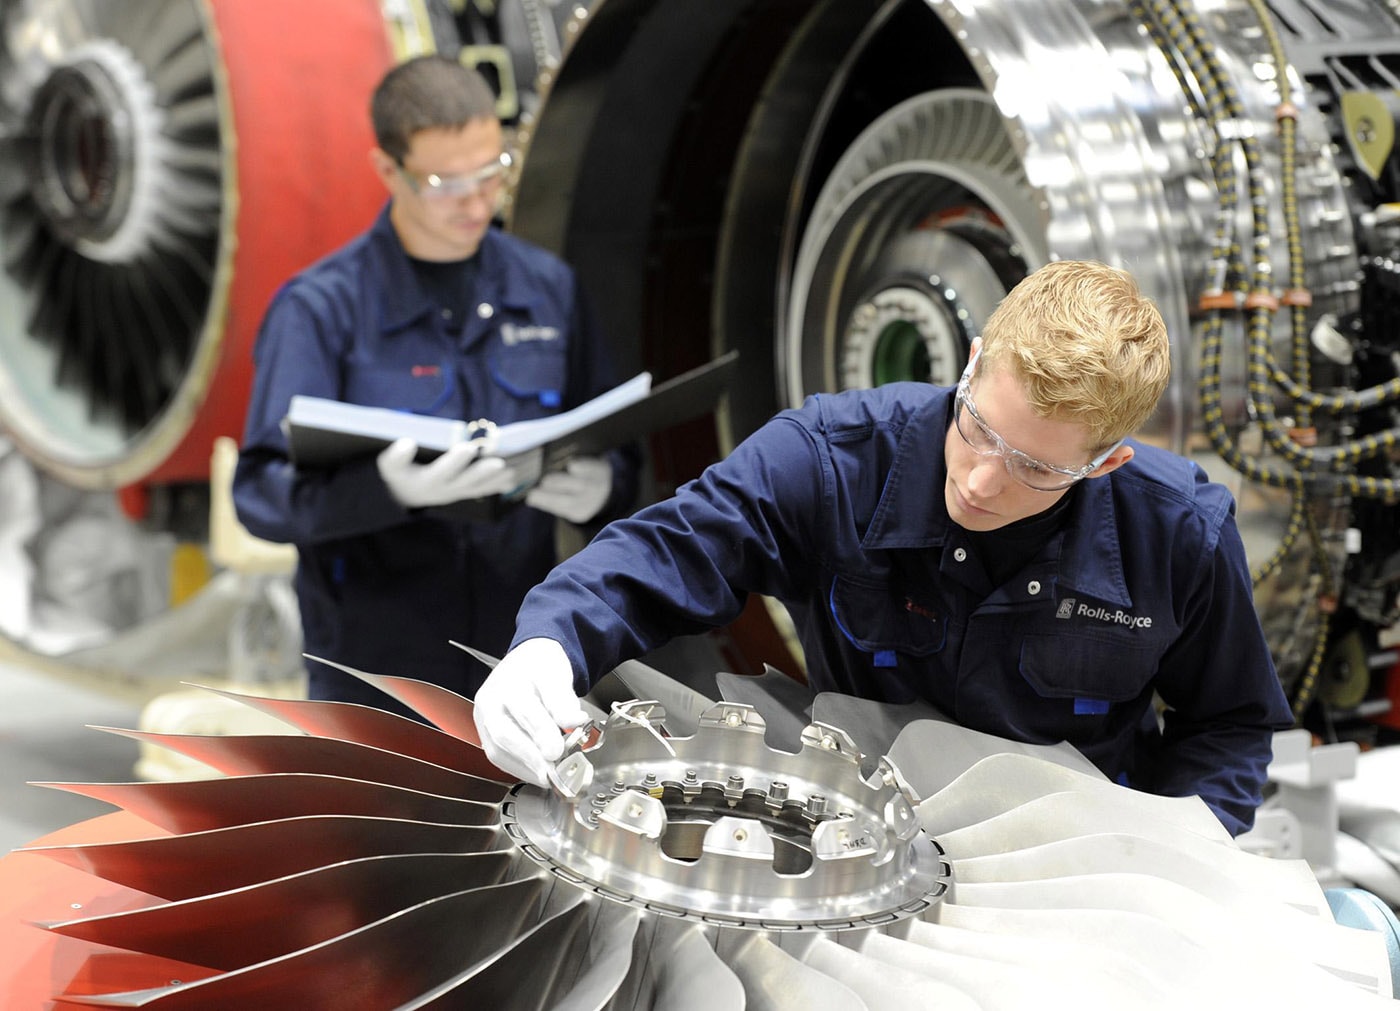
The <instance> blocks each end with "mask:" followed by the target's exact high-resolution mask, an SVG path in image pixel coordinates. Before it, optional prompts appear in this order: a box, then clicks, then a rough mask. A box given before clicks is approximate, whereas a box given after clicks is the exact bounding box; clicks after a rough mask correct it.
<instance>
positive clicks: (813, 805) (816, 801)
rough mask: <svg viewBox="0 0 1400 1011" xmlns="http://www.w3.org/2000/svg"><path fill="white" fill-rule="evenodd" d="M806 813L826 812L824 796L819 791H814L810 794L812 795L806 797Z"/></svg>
mask: <svg viewBox="0 0 1400 1011" xmlns="http://www.w3.org/2000/svg"><path fill="white" fill-rule="evenodd" d="M807 813H808V814H825V813H826V797H825V796H823V795H822V794H820V793H814V794H812V796H810V797H808V798H807Z"/></svg>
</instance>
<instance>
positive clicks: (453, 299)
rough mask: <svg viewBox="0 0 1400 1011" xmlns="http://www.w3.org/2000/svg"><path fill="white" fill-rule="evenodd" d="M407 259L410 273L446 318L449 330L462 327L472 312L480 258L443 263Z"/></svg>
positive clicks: (470, 257)
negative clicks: (411, 269) (411, 267)
mask: <svg viewBox="0 0 1400 1011" xmlns="http://www.w3.org/2000/svg"><path fill="white" fill-rule="evenodd" d="M408 262H409V263H411V264H412V265H413V273H414V275H415V276H416V277H417V278H418V283H419V284H420V285H422V287H423V293H424V294H426V295H427V296H428V299H429V300H430V301H431V302H432V303H433V304H434V305H436V306H437V307H438V312H439V313H441V315H442V318H443V319H444V320H446V321H447V327H448V329H449V330H452V331H453V332H454V333H455V332H457V331H459V330H461V329H462V327H463V325H464V324H465V323H466V321H467V314H468V313H469V312H470V311H471V305H472V299H473V295H474V294H475V292H476V279H477V275H479V274H480V273H481V260H480V257H478V256H475V255H473V256H469V257H467V258H466V259H465V260H447V261H445V262H443V261H436V260H419V259H415V258H414V257H411V256H410V257H409V258H408Z"/></svg>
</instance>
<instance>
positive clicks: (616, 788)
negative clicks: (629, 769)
mask: <svg viewBox="0 0 1400 1011" xmlns="http://www.w3.org/2000/svg"><path fill="white" fill-rule="evenodd" d="M626 789H627V784H626V783H624V782H623V781H622V780H620V779H615V780H613V786H612V792H613V793H621V792H622V791H623V790H626Z"/></svg>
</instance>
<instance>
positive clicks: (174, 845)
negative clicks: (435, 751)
mask: <svg viewBox="0 0 1400 1011" xmlns="http://www.w3.org/2000/svg"><path fill="white" fill-rule="evenodd" d="M498 839H499V832H498V830H496V829H494V828H480V827H476V826H463V825H427V824H424V823H422V822H414V821H397V820H394V819H391V818H365V817H356V816H341V815H313V816H310V817H305V818H287V819H284V820H281V821H270V822H258V823H256V824H253V825H240V826H238V827H235V828H225V829H214V830H212V831H209V832H194V833H191V834H189V835H176V836H168V837H157V838H151V839H135V840H131V841H128V842H118V843H99V844H93V845H75V846H33V847H26V848H23V849H20V850H17V851H16V852H19V853H39V854H42V855H44V856H46V857H49V858H51V859H54V860H57V861H58V862H59V863H63V864H67V865H68V866H69V867H76V868H77V869H78V870H82V871H87V872H88V873H89V874H95V875H96V876H98V877H100V878H104V879H106V880H108V881H113V882H116V883H117V884H120V885H126V886H127V887H128V888H135V889H138V890H139V891H143V892H146V893H148V894H150V895H156V896H159V897H160V898H162V899H170V900H177V899H189V898H193V897H194V896H196V895H210V894H213V893H214V892H223V891H227V890H229V889H230V888H242V887H243V886H245V885H252V884H257V883H259V882H263V881H271V880H273V879H275V878H281V877H286V876H287V875H288V874H299V873H301V872H302V871H308V870H311V869H313V868H316V867H323V866H325V865H326V864H331V863H336V862H338V861H341V860H354V859H357V858H359V857H370V856H384V855H387V854H393V853H484V852H487V851H490V850H493V849H495V848H496V846H497V841H498Z"/></svg>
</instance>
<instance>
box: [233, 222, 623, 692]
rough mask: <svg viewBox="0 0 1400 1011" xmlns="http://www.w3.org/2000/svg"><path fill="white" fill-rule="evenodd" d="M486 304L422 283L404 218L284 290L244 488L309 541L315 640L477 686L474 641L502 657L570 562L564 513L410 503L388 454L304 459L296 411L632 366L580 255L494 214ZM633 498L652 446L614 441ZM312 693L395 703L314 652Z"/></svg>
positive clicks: (319, 645)
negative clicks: (592, 294) (303, 399)
mask: <svg viewBox="0 0 1400 1011" xmlns="http://www.w3.org/2000/svg"><path fill="white" fill-rule="evenodd" d="M478 256H479V259H480V271H479V275H478V279H477V283H476V291H475V293H474V295H473V298H472V303H471V304H472V306H473V311H472V312H471V313H470V314H469V318H468V319H467V320H466V321H465V325H464V326H463V327H461V328H460V329H459V330H458V329H454V328H452V327H450V326H449V325H448V322H447V321H445V320H444V319H442V318H441V310H440V309H439V307H438V306H437V305H435V304H433V303H431V302H430V301H429V299H428V298H427V296H426V295H425V294H424V293H423V291H422V289H421V288H420V286H419V284H418V281H417V279H416V277H415V275H414V273H413V269H412V266H411V264H410V262H409V260H408V257H407V255H406V254H405V252H404V250H403V246H402V244H401V243H400V242H399V239H398V236H397V234H396V233H395V232H394V229H393V226H392V224H391V223H390V221H389V216H388V210H387V208H386V210H385V211H384V212H383V213H381V214H380V216H379V218H378V220H377V221H376V222H375V224H374V226H373V227H372V228H371V229H370V230H369V231H367V232H366V233H364V234H363V235H361V236H359V237H358V238H356V239H355V240H353V241H352V242H350V243H349V244H348V245H346V246H345V247H343V248H341V249H340V250H338V251H336V252H335V253H332V254H331V255H330V256H328V257H327V258H326V259H324V260H322V261H320V262H319V263H316V264H314V265H313V266H311V267H309V268H308V269H306V270H305V271H303V272H302V273H301V274H299V275H298V276H296V277H294V278H293V279H292V280H291V281H289V282H288V283H287V284H286V285H284V286H283V287H282V289H281V290H280V291H279V292H278V293H277V295H276V297H275V298H274V300H273V303H272V305H271V307H270V308H269V309H268V312H267V314H266V316H265V318H264V321H263V325H262V330H261V331H260V333H259V336H258V341H257V345H256V348H255V351H254V357H255V360H256V365H257V368H256V374H255V381H254V386H253V393H252V397H251V400H250V403H249V407H248V417H247V424H246V428H245V433H244V438H243V445H242V450H241V453H240V457H239V462H238V469H237V472H236V475H235V479H234V487H233V495H234V504H235V506H236V509H237V513H238V517H239V519H240V520H242V522H243V524H244V525H245V526H246V527H247V528H248V530H249V531H250V532H252V533H253V534H255V535H257V536H259V537H262V538H265V539H267V540H271V541H279V542H290V543H292V544H295V545H296V547H297V551H298V559H299V564H298V566H297V573H296V590H297V596H298V601H299V604H300V607H301V616H302V624H303V635H304V640H305V649H306V651H307V652H309V653H312V654H314V655H317V656H322V657H326V658H327V659H330V660H335V661H337V662H340V663H344V664H348V665H350V666H352V667H357V668H360V669H362V670H368V671H371V672H374V673H378V674H393V675H399V676H404V677H413V678H419V679H422V680H426V681H432V682H435V683H437V684H440V685H443V686H444V687H447V688H450V689H452V690H454V691H457V692H460V693H462V694H465V695H468V696H471V695H474V694H475V692H476V689H477V687H478V686H479V685H480V682H481V681H482V679H483V678H484V676H485V674H486V673H487V671H486V669H485V668H484V667H483V666H482V665H481V664H480V663H479V662H478V661H476V660H474V659H473V658H471V657H470V656H469V655H468V654H466V653H464V652H462V651H461V650H458V649H456V648H454V647H453V646H451V645H450V642H449V640H456V641H458V642H462V643H465V644H467V645H470V646H475V647H477V648H479V649H483V650H486V651H487V652H491V653H494V654H495V655H497V656H500V655H502V654H503V653H504V651H505V648H506V646H507V644H508V643H509V640H510V633H511V629H512V628H513V627H514V618H515V612H516V609H517V608H518V607H519V606H520V602H521V600H522V599H523V598H524V596H525V592H526V591H527V590H528V589H529V588H530V587H531V586H533V585H534V584H535V583H536V582H538V581H539V580H541V579H542V578H544V575H545V573H547V572H548V571H549V568H550V566H551V565H553V563H554V561H555V547H554V525H555V519H554V517H552V516H550V515H548V514H546V513H543V512H539V511H537V510H534V509H530V508H528V507H524V506H521V507H519V508H517V509H516V510H515V511H513V512H511V513H510V514H509V515H507V516H506V517H505V518H503V519H500V520H498V521H495V522H486V523H469V522H462V521H460V520H457V519H452V518H447V517H445V516H444V515H443V514H441V513H436V514H435V513H434V511H433V510H414V511H409V510H405V509H404V508H403V507H401V506H400V505H399V504H398V503H397V502H396V501H395V500H394V498H393V497H392V496H391V495H390V493H389V491H388V489H387V487H386V486H385V485H384V482H383V481H382V479H381V478H380V477H379V473H378V470H377V468H376V466H375V462H374V459H373V457H370V458H367V459H363V460H359V461H356V462H354V463H350V464H347V465H345V466H342V467H340V468H337V469H334V470H326V471H301V470H298V469H296V468H295V467H294V466H293V465H292V464H291V462H290V461H289V459H288V454H287V442H286V438H285V436H284V434H283V432H282V429H281V421H282V418H283V416H284V415H285V414H286V413H287V406H288V404H289V402H290V401H291V398H292V395H293V394H309V395H313V396H318V397H328V398H332V399H336V400H343V401H349V402H352V403H357V404H367V405H371V406H377V407H391V408H396V409H401V410H406V411H412V412H417V413H423V414H432V415H437V416H440V417H447V418H458V419H464V420H472V419H476V418H489V419H491V420H492V421H495V422H497V423H506V422H513V421H520V420H524V419H527V418H537V417H543V416H546V415H550V414H554V413H557V412H559V411H561V410H564V409H567V408H570V407H573V406H575V405H577V404H579V403H582V402H583V401H585V400H587V399H589V398H590V397H592V396H595V395H597V394H598V393H601V392H603V391H604V390H606V389H607V388H609V387H610V386H612V385H613V384H614V382H615V376H614V375H613V374H612V372H611V370H610V369H609V368H608V367H607V366H606V364H605V363H606V362H607V361H608V359H609V355H608V353H607V349H606V348H605V347H604V345H603V342H602V338H601V336H600V334H599V333H598V332H597V330H596V328H595V327H593V326H592V325H591V323H590V319H589V314H588V313H587V312H586V311H585V310H584V308H583V307H582V305H581V299H580V294H579V291H578V288H577V284H576V281H575V276H574V273H573V271H572V270H571V269H570V268H569V267H568V266H567V265H565V264H564V263H563V262H562V261H560V260H559V259H558V258H556V257H555V256H553V255H551V254H550V253H548V252H546V251H544V250H542V249H539V248H537V247H534V246H532V245H530V244H528V243H526V242H524V241H522V240H520V239H518V238H515V237H514V236H510V235H507V234H504V233H502V232H500V231H499V230H496V229H494V228H493V229H491V230H490V231H489V232H488V233H487V235H486V236H485V238H484V239H483V241H482V244H481V248H480V252H479V253H478ZM611 462H612V464H613V494H612V499H611V501H610V502H609V504H608V506H606V507H605V509H604V517H605V518H610V516H612V515H617V514H618V513H619V512H620V511H621V510H622V509H624V508H625V507H627V506H629V505H630V504H631V502H632V499H633V496H634V494H635V490H636V466H637V462H638V457H637V452H636V449H635V448H632V449H629V450H627V451H619V452H614V453H613V454H612V455H611ZM308 671H309V673H310V674H311V678H312V685H311V689H312V696H313V697H316V698H333V699H340V700H344V701H359V702H368V703H370V704H376V705H384V706H385V708H391V709H396V708H398V707H396V706H394V705H389V704H386V703H387V702H388V700H387V697H386V696H383V695H380V694H378V693H375V692H367V691H365V690H364V689H363V688H362V687H361V682H359V680H358V679H355V678H352V677H350V676H349V675H345V674H342V673H339V672H332V671H330V670H329V669H327V668H325V667H324V666H323V665H321V664H314V663H308Z"/></svg>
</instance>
